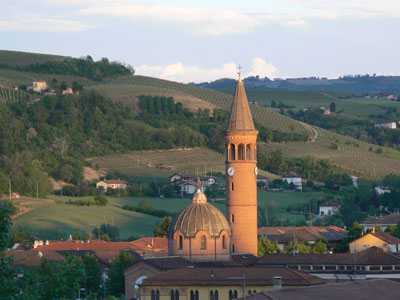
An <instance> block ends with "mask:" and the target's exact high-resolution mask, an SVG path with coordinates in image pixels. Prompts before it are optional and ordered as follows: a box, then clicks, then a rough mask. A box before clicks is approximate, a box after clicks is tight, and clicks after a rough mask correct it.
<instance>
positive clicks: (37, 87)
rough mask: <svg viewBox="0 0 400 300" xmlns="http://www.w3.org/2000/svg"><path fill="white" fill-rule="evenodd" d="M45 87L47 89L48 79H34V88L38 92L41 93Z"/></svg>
mask: <svg viewBox="0 0 400 300" xmlns="http://www.w3.org/2000/svg"><path fill="white" fill-rule="evenodd" d="M45 89H47V82H46V81H34V82H33V84H32V90H33V91H34V92H36V93H41V92H43V91H44V90H45Z"/></svg>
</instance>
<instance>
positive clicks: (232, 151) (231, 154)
mask: <svg viewBox="0 0 400 300" xmlns="http://www.w3.org/2000/svg"><path fill="white" fill-rule="evenodd" d="M230 148H231V149H230V151H229V160H236V151H235V145H234V144H231V147H230Z"/></svg>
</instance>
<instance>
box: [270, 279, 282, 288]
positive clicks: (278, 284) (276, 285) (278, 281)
mask: <svg viewBox="0 0 400 300" xmlns="http://www.w3.org/2000/svg"><path fill="white" fill-rule="evenodd" d="M272 281H273V284H274V290H280V289H281V288H282V276H274V278H273V279H272Z"/></svg>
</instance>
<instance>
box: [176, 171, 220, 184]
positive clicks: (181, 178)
mask: <svg viewBox="0 0 400 300" xmlns="http://www.w3.org/2000/svg"><path fill="white" fill-rule="evenodd" d="M199 178H200V182H201V185H202V186H210V185H213V184H214V183H215V178H213V177H211V176H205V177H199ZM170 180H171V183H172V184H181V183H184V182H190V183H193V182H194V183H196V182H197V177H196V176H193V175H190V174H185V173H176V174H173V175H172V176H170Z"/></svg>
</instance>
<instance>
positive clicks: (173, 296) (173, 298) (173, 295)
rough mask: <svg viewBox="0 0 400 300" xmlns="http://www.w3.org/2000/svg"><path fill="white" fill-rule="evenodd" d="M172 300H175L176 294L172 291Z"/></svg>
mask: <svg viewBox="0 0 400 300" xmlns="http://www.w3.org/2000/svg"><path fill="white" fill-rule="evenodd" d="M170 294H171V300H175V292H174V290H171V293H170Z"/></svg>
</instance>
